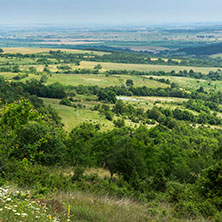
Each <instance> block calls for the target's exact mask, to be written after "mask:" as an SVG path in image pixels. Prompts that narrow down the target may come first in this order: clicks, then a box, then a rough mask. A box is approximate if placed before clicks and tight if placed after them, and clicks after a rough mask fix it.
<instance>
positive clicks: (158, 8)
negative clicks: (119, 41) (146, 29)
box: [0, 0, 222, 25]
mask: <svg viewBox="0 0 222 222" xmlns="http://www.w3.org/2000/svg"><path fill="white" fill-rule="evenodd" d="M221 8H222V1H220V0H211V1H210V0H205V1H201V0H196V1H193V0H187V1H183V2H182V1H178V0H168V1H167V0H165V1H164V0H156V1H155V2H154V1H150V0H137V1H130V0H128V1H127V0H112V1H110V0H38V1H36V0H1V13H0V25H35V24H38V25H41V24H42V25H44V24H47V25H63V24H67V25H148V24H153V25H158V24H182V23H212V22H215V23H220V22H221V23H222V13H221Z"/></svg>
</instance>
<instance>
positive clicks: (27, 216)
mask: <svg viewBox="0 0 222 222" xmlns="http://www.w3.org/2000/svg"><path fill="white" fill-rule="evenodd" d="M30 196H31V195H30V193H29V192H28V191H27V192H23V191H16V190H14V189H11V188H10V187H4V188H3V187H0V218H1V219H2V220H3V221H16V222H17V221H18V222H20V221H21V222H25V221H27V222H32V221H39V222H43V221H44V222H47V221H50V222H58V221H59V220H58V219H57V218H55V217H52V216H51V215H48V214H47V208H46V207H45V206H43V205H41V204H40V203H38V202H37V201H33V200H31V198H30Z"/></svg>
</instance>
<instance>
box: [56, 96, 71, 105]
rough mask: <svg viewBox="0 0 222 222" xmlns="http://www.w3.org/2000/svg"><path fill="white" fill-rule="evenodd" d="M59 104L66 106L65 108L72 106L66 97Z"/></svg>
mask: <svg viewBox="0 0 222 222" xmlns="http://www.w3.org/2000/svg"><path fill="white" fill-rule="evenodd" d="M59 104H61V105H64V106H72V103H71V101H70V100H69V99H68V98H66V97H65V98H63V99H61V101H60V103H59Z"/></svg>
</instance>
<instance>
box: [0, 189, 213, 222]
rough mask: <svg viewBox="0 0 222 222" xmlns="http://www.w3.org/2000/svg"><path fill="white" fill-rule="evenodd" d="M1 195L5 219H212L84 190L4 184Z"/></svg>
mask: <svg viewBox="0 0 222 222" xmlns="http://www.w3.org/2000/svg"><path fill="white" fill-rule="evenodd" d="M0 194H1V205H0V221H1V222H12V221H15V222H17V221H21V222H24V221H25V222H26V221H27V222H30V221H33V222H34V221H38V222H47V221H48V222H68V221H72V222H80V221H82V222H83V221H84V222H117V221H118V222H147V221H150V222H154V221H159V222H161V221H166V222H168V221H172V222H180V221H196V222H200V221H202V222H205V221H210V220H207V219H202V218H199V219H198V218H196V219H187V218H177V216H176V212H175V210H174V208H173V207H172V206H171V205H170V204H168V203H165V202H162V201H159V202H149V203H142V202H137V201H134V200H130V199H127V198H114V197H111V196H101V195H98V194H92V193H86V192H80V191H76V192H53V193H49V194H47V195H36V192H35V191H33V190H32V191H27V190H21V189H18V188H17V187H16V186H7V188H1V187H0Z"/></svg>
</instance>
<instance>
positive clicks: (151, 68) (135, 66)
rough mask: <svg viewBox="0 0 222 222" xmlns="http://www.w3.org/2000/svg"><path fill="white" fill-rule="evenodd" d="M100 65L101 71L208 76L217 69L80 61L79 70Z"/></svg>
mask: <svg viewBox="0 0 222 222" xmlns="http://www.w3.org/2000/svg"><path fill="white" fill-rule="evenodd" d="M97 64H101V65H102V67H103V70H110V69H114V70H115V69H116V70H120V69H126V70H137V71H165V72H171V71H172V70H174V71H176V72H179V71H181V70H187V71H189V70H191V69H192V70H194V71H195V72H202V73H204V74H208V73H209V71H216V70H218V68H215V67H193V66H167V65H146V64H125V63H111V62H110V63H109V62H90V61H82V62H81V64H80V66H81V68H93V67H94V66H95V65H97Z"/></svg>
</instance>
